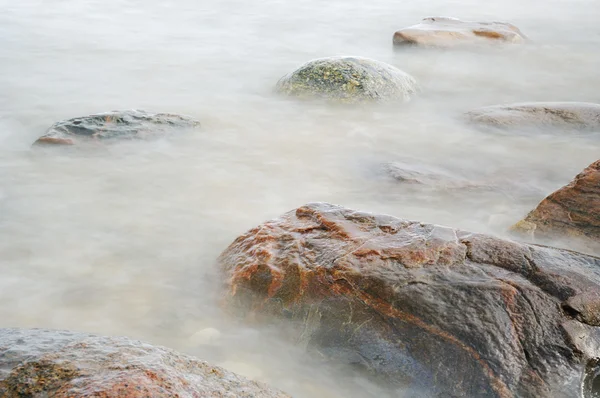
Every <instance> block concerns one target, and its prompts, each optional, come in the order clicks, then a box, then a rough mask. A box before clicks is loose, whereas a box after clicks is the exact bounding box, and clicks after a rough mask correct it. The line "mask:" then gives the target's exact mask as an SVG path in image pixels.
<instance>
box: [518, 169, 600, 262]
mask: <svg viewBox="0 0 600 398" xmlns="http://www.w3.org/2000/svg"><path fill="white" fill-rule="evenodd" d="M512 231H513V232H515V233H518V234H521V235H524V236H527V237H529V238H530V239H533V240H535V241H542V242H547V241H551V240H555V239H559V240H560V239H573V238H575V240H576V241H577V243H578V244H579V245H581V246H582V247H581V249H582V250H583V249H588V250H591V251H593V252H596V253H600V160H598V161H596V162H594V163H592V164H591V165H589V166H588V167H587V168H586V169H585V170H583V171H582V172H581V173H579V174H578V175H577V176H576V177H575V179H574V180H573V181H571V182H570V183H569V184H568V185H565V186H564V187H562V188H560V189H559V190H558V191H556V192H554V193H552V194H551V195H549V196H548V197H546V198H545V199H544V200H542V201H541V202H540V204H539V205H538V206H537V207H536V208H535V209H534V210H533V211H532V212H530V213H529V214H528V215H527V216H526V217H525V218H524V219H523V220H521V221H519V222H518V223H517V224H515V225H514V226H513V227H512Z"/></svg>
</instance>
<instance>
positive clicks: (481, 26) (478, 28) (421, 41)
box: [394, 17, 527, 47]
mask: <svg viewBox="0 0 600 398" xmlns="http://www.w3.org/2000/svg"><path fill="white" fill-rule="evenodd" d="M526 40H527V38H526V37H525V35H524V34H523V33H522V32H521V31H520V30H519V28H517V27H516V26H514V25H512V24H509V23H506V22H473V21H461V20H460V19H456V18H449V17H429V18H424V19H423V20H422V21H421V23H419V24H417V25H413V26H409V27H407V28H404V29H400V30H399V31H397V32H396V33H394V44H395V45H419V46H435V47H453V46H458V45H465V44H474V43H523V42H525V41H526Z"/></svg>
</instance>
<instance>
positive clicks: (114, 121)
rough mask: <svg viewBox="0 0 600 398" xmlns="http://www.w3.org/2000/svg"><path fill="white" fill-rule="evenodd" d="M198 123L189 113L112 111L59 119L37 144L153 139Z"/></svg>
mask: <svg viewBox="0 0 600 398" xmlns="http://www.w3.org/2000/svg"><path fill="white" fill-rule="evenodd" d="M198 127H200V122H198V121H196V120H194V119H192V118H189V117H186V116H180V115H173V114H169V113H148V112H146V111H142V110H127V111H112V112H105V113H98V114H95V115H89V116H83V117H77V118H74V119H69V120H64V121H62V122H58V123H55V124H54V125H52V126H51V127H50V128H49V129H48V130H47V131H46V133H45V134H44V135H43V136H42V137H40V138H39V139H38V140H37V141H36V142H35V143H34V144H35V145H40V144H41V145H44V144H48V145H56V144H58V145H74V144H81V143H85V142H97V141H99V140H102V141H107V140H114V139H121V140H123V139H125V140H133V139H150V138H158V137H164V136H165V135H168V134H169V133H173V132H176V131H177V130H184V129H193V128H198Z"/></svg>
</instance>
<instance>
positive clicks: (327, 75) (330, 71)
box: [276, 57, 417, 103]
mask: <svg viewBox="0 0 600 398" xmlns="http://www.w3.org/2000/svg"><path fill="white" fill-rule="evenodd" d="M276 90H277V91H278V92H280V93H283V94H286V95H290V96H294V97H305V98H306V97H309V98H315V97H316V98H325V99H329V100H335V101H338V102H346V103H354V102H367V101H383V100H408V99H409V98H410V96H411V95H412V94H413V93H415V92H416V91H417V83H416V81H415V79H414V78H413V77H412V76H410V75H408V74H407V73H404V72H403V71H401V70H400V69H398V68H395V67H393V66H391V65H388V64H386V63H383V62H379V61H375V60H372V59H368V58H362V57H330V58H321V59H316V60H313V61H310V62H308V63H306V64H304V65H302V66H300V67H299V68H298V69H296V70H295V71H294V72H292V73H290V74H288V75H285V76H284V77H282V78H281V79H280V80H279V82H278V83H277V86H276Z"/></svg>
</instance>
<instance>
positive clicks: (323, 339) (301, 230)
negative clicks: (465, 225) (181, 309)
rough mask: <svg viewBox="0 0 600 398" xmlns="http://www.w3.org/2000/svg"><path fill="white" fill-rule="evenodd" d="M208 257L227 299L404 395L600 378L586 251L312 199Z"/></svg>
mask: <svg viewBox="0 0 600 398" xmlns="http://www.w3.org/2000/svg"><path fill="white" fill-rule="evenodd" d="M219 261H220V264H221V267H222V269H223V270H224V272H225V274H226V281H227V286H228V291H227V297H228V302H229V304H230V305H231V308H236V309H241V313H243V314H244V315H247V316H253V317H258V318H259V319H260V318H261V317H263V316H267V317H269V316H275V317H279V318H280V319H287V320H288V321H289V322H290V324H291V325H294V326H293V327H292V328H291V329H292V330H293V333H295V335H294V336H293V337H294V338H296V339H297V341H298V342H299V343H301V344H305V345H306V346H307V347H308V348H309V349H311V350H317V351H318V352H319V354H320V355H323V356H325V357H328V358H332V359H336V360H339V361H343V362H345V363H349V364H353V365H356V366H357V367H359V368H363V369H365V370H367V371H368V372H369V373H371V374H374V375H378V376H379V377H381V378H383V379H385V380H386V381H387V382H389V383H390V384H391V385H396V386H401V387H402V388H406V389H407V393H409V394H410V393H412V394H415V396H419V397H427V396H436V397H439V396H444V397H447V396H452V397H502V398H506V397H580V396H581V391H582V388H583V389H585V391H586V394H590V393H591V389H592V388H598V387H597V386H598V385H600V383H598V381H599V380H600V379H596V378H595V377H596V376H595V375H596V374H598V366H597V358H600V330H599V328H598V327H597V326H598V325H600V322H599V321H598V319H600V318H598V316H599V314H600V313H599V305H598V303H599V302H600V299H598V297H600V294H599V293H600V258H597V257H593V256H587V255H583V254H579V253H575V252H570V251H565V250H559V249H553V248H547V247H540V246H533V245H527V244H520V243H516V242H512V241H507V240H502V239H498V238H494V237H491V236H486V235H480V234H474V233H469V232H464V231H460V230H454V229H451V228H447V227H442V226H437V225H429V224H422V223H419V222H413V221H406V220H401V219H397V218H394V217H391V216H386V215H374V214H369V213H363V212H358V211H353V210H350V209H346V208H343V207H339V206H334V205H330V204H326V203H312V204H308V205H305V206H302V207H300V208H298V209H296V210H294V211H291V212H289V213H286V214H285V215H283V216H282V217H280V218H278V219H275V220H272V221H268V222H265V223H264V224H262V225H260V226H258V227H256V228H254V229H252V230H250V231H248V232H247V233H245V234H244V235H242V236H240V237H239V238H237V239H236V240H235V241H234V242H233V243H232V244H231V245H230V246H229V247H228V248H227V249H226V250H225V251H224V252H223V254H222V255H221V256H220V259H219ZM582 385H583V387H582ZM593 386H596V387H593ZM409 396H412V395H409Z"/></svg>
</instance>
